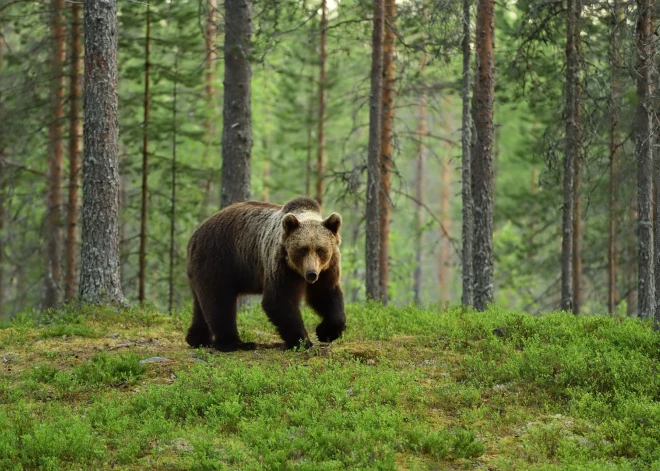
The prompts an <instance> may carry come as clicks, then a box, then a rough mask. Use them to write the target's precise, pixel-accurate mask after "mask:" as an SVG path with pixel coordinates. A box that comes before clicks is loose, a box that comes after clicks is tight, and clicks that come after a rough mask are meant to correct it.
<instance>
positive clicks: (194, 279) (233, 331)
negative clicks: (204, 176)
mask: <svg viewBox="0 0 660 471" xmlns="http://www.w3.org/2000/svg"><path fill="white" fill-rule="evenodd" d="M340 226H341V216H340V215H339V214H337V213H332V214H331V215H330V216H328V217H327V218H325V219H323V218H322V217H321V207H320V206H319V204H318V203H317V202H316V201H315V200H313V199H311V198H307V197H298V198H294V199H292V200H291V201H289V202H288V203H286V204H285V205H284V206H280V205H275V204H270V203H262V202H258V201H246V202H242V203H236V204H233V205H231V206H228V207H226V208H225V209H223V210H221V211H219V212H218V213H216V214H215V215H213V216H211V217H210V218H209V219H207V220H206V221H205V222H204V223H203V224H202V225H201V226H200V227H199V228H198V229H197V230H196V231H195V233H194V234H193V235H192V237H191V238H190V241H189V242H188V265H187V273H188V280H189V282H190V287H191V289H192V294H193V318H192V324H191V326H190V329H188V335H187V336H186V341H187V342H188V344H189V345H190V346H191V347H201V346H212V347H213V348H215V349H217V350H221V351H225V352H227V351H235V350H252V349H254V348H256V345H255V344H254V343H252V342H241V339H240V338H239V336H238V329H237V328H236V300H237V297H238V295H240V294H263V299H262V303H261V305H262V307H263V309H264V311H265V312H266V314H267V315H268V318H269V319H270V321H271V322H272V323H273V324H274V325H275V327H276V328H277V330H278V332H279V334H280V336H281V337H282V339H283V340H284V342H285V343H286V346H287V348H294V347H297V346H304V347H306V348H308V347H311V346H312V343H311V342H310V340H309V337H308V335H307V331H306V330H305V326H304V325H303V320H302V317H301V315H300V301H301V300H302V298H303V296H304V297H305V299H306V300H307V304H308V305H309V306H310V307H311V308H312V309H314V311H316V313H317V314H318V315H319V316H320V317H321V319H322V321H321V323H320V324H319V325H318V327H317V328H316V335H317V336H318V339H319V340H320V341H321V342H331V341H333V340H335V339H337V338H338V337H339V336H340V335H341V334H342V332H343V331H344V328H345V326H346V314H345V312H344V295H343V293H342V290H341V286H340V285H339V281H340V277H341V271H340V266H339V265H340V254H339V244H340V241H341V238H340V237H339V227H340Z"/></svg>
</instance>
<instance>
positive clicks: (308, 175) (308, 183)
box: [305, 74, 316, 196]
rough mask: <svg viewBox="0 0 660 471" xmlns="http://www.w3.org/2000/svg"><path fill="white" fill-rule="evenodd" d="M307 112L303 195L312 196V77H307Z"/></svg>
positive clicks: (313, 90)
mask: <svg viewBox="0 0 660 471" xmlns="http://www.w3.org/2000/svg"><path fill="white" fill-rule="evenodd" d="M309 82H310V90H309V110H308V114H309V116H308V118H307V119H308V123H307V162H306V163H305V195H306V196H312V148H313V147H314V143H313V140H314V139H313V138H314V130H313V128H314V98H316V93H314V92H315V89H314V76H313V75H311V74H310V76H309Z"/></svg>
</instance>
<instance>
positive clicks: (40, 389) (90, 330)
mask: <svg viewBox="0 0 660 471" xmlns="http://www.w3.org/2000/svg"><path fill="white" fill-rule="evenodd" d="M347 315H348V330H347V332H346V335H345V336H344V337H343V338H342V339H340V340H338V341H337V342H335V343H333V344H331V345H329V346H328V345H322V346H317V347H315V348H313V349H311V350H308V351H297V352H291V351H282V350H280V349H279V348H277V344H275V342H277V341H278V338H277V336H276V335H275V333H274V330H273V328H272V327H271V326H270V325H269V323H268V321H267V319H266V317H265V315H264V314H263V313H262V312H261V311H260V309H259V308H258V307H254V308H250V309H248V310H247V311H246V312H243V313H241V315H240V322H239V325H240V330H241V333H242V336H243V339H244V340H246V341H256V342H258V343H260V344H261V346H262V348H260V349H258V350H256V351H252V352H240V353H216V352H213V351H211V350H203V349H200V350H193V349H190V348H188V346H187V345H186V344H185V343H184V340H183V336H184V331H185V329H186V327H187V323H188V321H189V320H188V314H187V313H182V314H180V315H175V316H167V315H162V314H159V313H157V312H155V311H153V310H145V309H137V308H131V309H128V310H123V311H116V310H114V309H113V308H103V309H100V308H90V307H85V306H78V307H74V306H70V307H66V308H64V309H62V310H59V311H51V312H46V313H44V314H41V315H31V314H23V315H19V316H18V317H17V318H15V319H14V320H13V321H12V322H11V323H10V324H8V325H5V326H2V328H0V469H2V470H13V469H16V470H19V469H44V470H56V469H83V470H92V469H117V470H145V469H149V470H161V469H162V470H165V469H170V470H171V469H177V470H207V469H208V470H212V469H232V470H233V469H241V470H271V469H298V470H334V469H350V470H357V469H401V470H418V469H419V470H424V469H506V470H508V469H521V470H522V469H525V470H527V469H580V470H583V469H585V470H586V469H631V470H632V469H660V379H659V376H658V366H659V360H660V334H658V333H654V332H652V330H651V328H650V325H648V324H646V323H642V322H639V321H637V320H630V319H612V318H608V317H604V316H593V317H574V316H571V315H568V314H562V313H555V314H550V315H547V316H543V317H534V316H530V315H527V314H517V313H510V312H506V311H503V310H498V309H493V310H491V311H489V312H486V313H474V312H465V311H463V310H460V309H454V310H444V311H438V310H434V309H427V310H420V309H416V308H413V307H403V308H394V307H388V308H383V307H380V306H376V305H374V304H359V305H350V306H348V307H347ZM305 322H306V325H307V326H308V328H309V330H310V332H313V328H314V326H315V325H316V323H317V322H318V321H317V319H315V317H314V315H313V314H312V313H310V312H305ZM145 360H146V361H145Z"/></svg>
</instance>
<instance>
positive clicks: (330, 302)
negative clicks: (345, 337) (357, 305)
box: [307, 273, 346, 342]
mask: <svg viewBox="0 0 660 471" xmlns="http://www.w3.org/2000/svg"><path fill="white" fill-rule="evenodd" d="M328 275H330V274H328ZM333 281H334V280H332V278H331V277H330V276H328V277H327V278H325V277H324V273H321V276H320V277H319V280H318V281H317V282H316V283H314V284H313V285H307V304H309V306H310V307H311V308H312V309H314V311H316V313H317V314H318V315H319V316H320V317H321V319H322V321H321V323H320V324H319V325H318V327H316V336H317V337H318V338H319V340H320V341H321V342H332V341H333V340H336V339H338V338H339V337H340V336H341V334H342V333H343V332H344V329H346V312H345V311H344V293H343V292H342V291H341V287H340V286H339V284H338V283H337V284H335V283H334V282H333Z"/></svg>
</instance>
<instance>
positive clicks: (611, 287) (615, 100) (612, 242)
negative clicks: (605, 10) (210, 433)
mask: <svg viewBox="0 0 660 471" xmlns="http://www.w3.org/2000/svg"><path fill="white" fill-rule="evenodd" d="M614 9H615V10H614V21H613V27H612V36H611V41H610V86H611V95H610V175H609V176H610V181H609V224H608V241H607V308H608V312H609V313H610V315H613V314H614V310H615V308H616V296H617V294H616V181H615V180H616V166H617V149H618V142H617V130H618V129H617V128H618V125H619V106H620V90H619V81H618V69H619V67H621V58H620V56H619V52H618V48H619V31H618V27H617V22H618V21H619V15H620V7H619V5H618V4H616V3H615V5H614Z"/></svg>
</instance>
